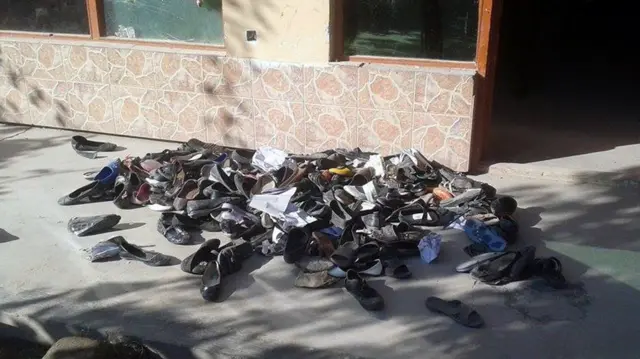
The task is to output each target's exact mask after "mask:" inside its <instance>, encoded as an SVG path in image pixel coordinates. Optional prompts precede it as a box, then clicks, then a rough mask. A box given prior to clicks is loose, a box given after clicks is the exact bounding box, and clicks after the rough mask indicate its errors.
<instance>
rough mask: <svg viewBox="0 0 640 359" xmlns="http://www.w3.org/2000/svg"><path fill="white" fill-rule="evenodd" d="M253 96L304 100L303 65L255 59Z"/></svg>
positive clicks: (256, 97) (292, 100)
mask: <svg viewBox="0 0 640 359" xmlns="http://www.w3.org/2000/svg"><path fill="white" fill-rule="evenodd" d="M252 64H253V98H254V99H267V100H279V101H291V102H302V101H303V98H304V73H303V70H302V66H301V65H296V64H287V63H272V62H263V61H254V62H252Z"/></svg>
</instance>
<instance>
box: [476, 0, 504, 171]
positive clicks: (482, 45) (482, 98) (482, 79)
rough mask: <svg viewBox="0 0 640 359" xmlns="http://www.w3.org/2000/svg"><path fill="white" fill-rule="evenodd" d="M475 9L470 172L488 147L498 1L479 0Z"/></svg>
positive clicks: (498, 23)
mask: <svg viewBox="0 0 640 359" xmlns="http://www.w3.org/2000/svg"><path fill="white" fill-rule="evenodd" d="M479 10H480V19H479V26H478V44H477V47H476V66H477V68H476V69H477V70H476V75H475V79H474V87H475V89H474V90H475V94H476V96H475V100H474V102H475V103H474V110H473V126H472V131H471V143H470V149H471V153H470V155H469V170H470V171H473V172H477V171H479V170H481V168H480V166H481V163H480V162H481V160H482V155H483V154H484V153H486V150H487V147H488V144H489V135H490V132H489V129H490V127H491V114H492V107H493V95H494V88H495V79H496V68H497V64H498V61H497V59H498V42H499V37H500V19H501V17H502V0H480V4H479Z"/></svg>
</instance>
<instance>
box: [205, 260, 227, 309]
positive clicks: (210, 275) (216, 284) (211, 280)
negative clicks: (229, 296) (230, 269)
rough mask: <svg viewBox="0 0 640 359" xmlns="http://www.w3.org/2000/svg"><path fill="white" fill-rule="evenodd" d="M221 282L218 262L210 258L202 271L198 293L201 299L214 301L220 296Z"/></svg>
mask: <svg viewBox="0 0 640 359" xmlns="http://www.w3.org/2000/svg"><path fill="white" fill-rule="evenodd" d="M221 284H222V274H221V273H220V264H219V263H218V261H217V260H212V261H210V262H209V263H208V264H207V267H206V268H205V269H204V273H202V284H201V285H200V294H201V295H202V299H204V300H206V301H209V302H215V301H217V300H218V299H219V298H220V285H221Z"/></svg>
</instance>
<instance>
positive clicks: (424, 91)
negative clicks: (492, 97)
mask: <svg viewBox="0 0 640 359" xmlns="http://www.w3.org/2000/svg"><path fill="white" fill-rule="evenodd" d="M416 78H417V83H416V98H415V111H421V112H429V113H435V114H441V115H459V116H471V114H472V109H473V77H472V76H470V75H449V74H439V73H428V72H420V73H418V74H417V77H416Z"/></svg>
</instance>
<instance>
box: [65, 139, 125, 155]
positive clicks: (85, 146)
mask: <svg viewBox="0 0 640 359" xmlns="http://www.w3.org/2000/svg"><path fill="white" fill-rule="evenodd" d="M71 146H72V147H73V149H74V150H78V151H97V152H111V151H115V150H116V149H117V148H118V145H116V144H115V143H110V142H99V141H91V140H88V139H87V138H86V137H84V136H73V137H71Z"/></svg>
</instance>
